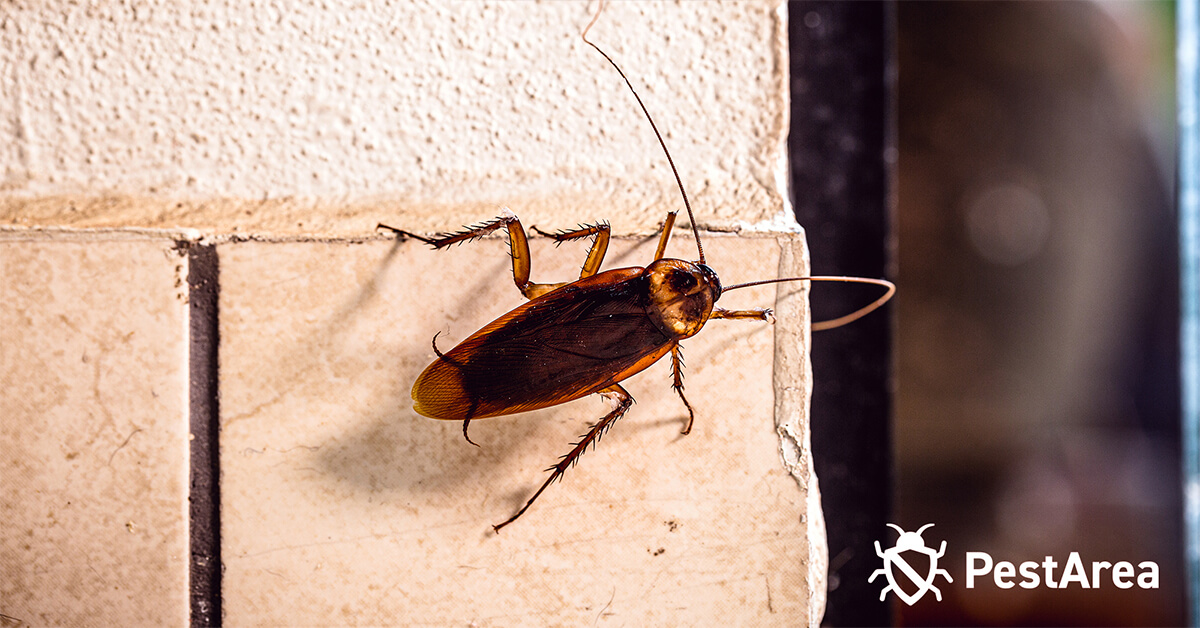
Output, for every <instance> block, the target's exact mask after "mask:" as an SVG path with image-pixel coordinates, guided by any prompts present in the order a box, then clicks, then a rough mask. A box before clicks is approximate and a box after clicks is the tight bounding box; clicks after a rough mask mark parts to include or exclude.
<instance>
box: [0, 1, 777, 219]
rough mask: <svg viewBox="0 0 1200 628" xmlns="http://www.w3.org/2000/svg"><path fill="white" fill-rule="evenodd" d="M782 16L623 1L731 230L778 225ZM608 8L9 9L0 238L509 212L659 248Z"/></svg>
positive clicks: (622, 37) (687, 169) (630, 37)
mask: <svg viewBox="0 0 1200 628" xmlns="http://www.w3.org/2000/svg"><path fill="white" fill-rule="evenodd" d="M775 4H776V3H774V2H745V3H678V4H677V3H662V2H639V3H625V2H621V3H613V4H611V5H609V6H608V7H607V8H606V9H605V11H604V13H603V14H602V16H601V19H600V21H599V22H598V23H597V25H596V27H595V29H594V30H593V39H594V40H595V41H597V42H598V43H600V44H601V45H602V46H603V47H604V48H605V49H606V50H607V51H608V52H609V53H610V54H611V55H613V57H614V58H615V59H617V60H618V62H619V63H621V64H622V65H623V67H624V69H625V70H626V71H627V73H628V74H629V75H630V78H631V79H632V80H633V82H634V84H635V85H637V86H639V89H640V92H641V94H642V96H643V98H644V99H645V100H646V101H647V104H648V106H649V107H650V110H651V111H652V112H653V114H654V116H655V118H656V120H657V122H658V124H659V125H660V127H661V129H662V131H663V133H664V134H665V136H666V139H667V142H668V144H669V146H670V147H671V149H672V152H673V155H674V157H675V159H676V161H677V163H678V165H679V168H680V170H681V172H682V174H683V176H684V179H685V181H686V183H687V185H688V188H689V190H690V192H691V194H692V196H693V199H694V202H695V205H696V209H697V210H698V213H699V215H698V221H699V222H700V223H702V224H709V225H713V226H718V227H723V228H726V227H730V226H732V225H735V224H738V223H758V222H762V221H765V220H769V219H774V218H777V217H778V216H780V215H781V214H782V213H783V209H784V200H783V197H782V196H781V194H780V189H781V188H780V185H779V184H778V181H777V180H778V178H779V176H780V174H781V168H782V164H783V158H784V155H783V148H784V146H783V142H784V138H785V135H786V129H787V95H786V93H787V63H786V22H785V20H786V18H785V16H784V13H783V10H782V9H781V8H779V7H776V6H775ZM594 9H595V3H592V5H590V6H589V4H588V3H585V2H546V3H528V2H494V3H486V2H449V3H443V2H414V3H407V2H405V3H397V4H383V3H358V2H349V1H345V0H343V1H336V0H335V1H333V2H325V3H321V4H311V5H310V4H303V3H279V2H267V3H262V4H257V5H255V6H244V5H243V3H240V2H208V3H203V4H199V5H195V6H193V5H177V4H154V3H148V4H142V3H129V4H121V3H100V4H80V5H76V4H68V5H62V6H58V5H50V4H43V3H30V4H23V5H22V4H18V5H13V4H7V5H5V7H4V9H3V10H2V11H3V12H2V14H0V42H2V43H0V85H2V89H0V93H2V94H3V96H2V97H0V138H3V141H0V221H2V223H0V224H10V225H47V224H49V225H71V226H141V227H168V228H169V227H180V226H183V227H195V228H200V229H204V230H208V231H216V232H230V231H234V230H237V231H241V232H254V233H313V232H319V233H338V234H358V233H364V232H367V231H369V230H370V229H371V228H373V227H374V224H375V222H376V221H378V220H381V219H386V220H388V221H392V222H399V223H401V224H403V225H405V226H406V227H408V228H411V229H417V230H437V229H442V228H444V225H445V224H446V223H447V222H448V223H451V224H456V223H463V222H471V221H474V220H477V219H478V217H479V216H480V215H492V214H494V213H495V211H496V207H497V206H499V205H508V206H511V207H512V208H513V209H514V210H515V211H518V212H519V213H521V214H522V215H523V216H525V217H526V218H527V220H529V221H530V222H533V223H537V222H547V221H549V222H553V219H554V218H556V217H563V218H569V219H571V220H573V221H577V220H580V219H587V220H591V219H595V218H601V217H603V218H608V219H609V220H611V221H612V222H613V224H614V225H615V226H616V228H617V229H618V231H621V232H629V233H633V232H644V231H646V230H648V229H649V228H650V227H651V226H652V225H653V224H654V223H655V222H656V221H658V220H660V219H661V215H662V214H663V213H665V211H666V210H667V209H668V208H677V207H678V206H679V200H678V193H677V191H676V190H675V185H674V182H673V180H672V178H671V176H670V173H669V170H668V167H667V164H666V161H665V159H664V157H663V155H662V152H661V150H660V149H659V147H658V146H657V143H656V141H655V140H654V137H653V135H652V133H651V131H650V129H649V127H648V126H647V123H646V121H645V120H644V119H643V118H642V115H641V112H640V111H639V110H638V108H637V105H636V103H635V102H634V100H633V98H632V96H631V95H630V94H629V92H628V91H627V89H626V87H625V86H624V84H623V83H622V82H621V81H620V78H619V77H618V75H617V74H616V72H615V71H614V70H613V69H612V68H611V67H610V66H609V65H608V64H607V62H605V61H604V60H603V58H601V57H600V56H599V55H598V54H597V53H596V52H595V51H594V50H592V49H590V48H589V47H587V46H586V45H585V44H584V43H583V42H582V40H581V39H580V37H579V33H580V31H581V30H582V28H583V26H584V25H585V24H586V23H587V21H588V20H589V19H590V17H591V11H593V10H594Z"/></svg>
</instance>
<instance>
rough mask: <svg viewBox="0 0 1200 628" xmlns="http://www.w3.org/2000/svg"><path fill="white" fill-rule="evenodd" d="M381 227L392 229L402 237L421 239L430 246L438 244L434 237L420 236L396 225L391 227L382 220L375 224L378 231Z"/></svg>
mask: <svg viewBox="0 0 1200 628" xmlns="http://www.w3.org/2000/svg"><path fill="white" fill-rule="evenodd" d="M380 229H386V230H388V231H391V232H392V233H394V234H396V235H397V236H400V237H401V238H412V239H414V240H420V241H422V242H424V243H425V244H428V245H430V246H436V244H434V243H435V242H436V241H437V240H436V239H434V238H426V237H425V236H419V235H417V234H415V233H409V232H408V231H405V230H403V229H397V228H395V227H390V226H388V225H385V224H383V223H382V222H381V223H379V224H378V225H376V226H375V230H376V231H378V230H380Z"/></svg>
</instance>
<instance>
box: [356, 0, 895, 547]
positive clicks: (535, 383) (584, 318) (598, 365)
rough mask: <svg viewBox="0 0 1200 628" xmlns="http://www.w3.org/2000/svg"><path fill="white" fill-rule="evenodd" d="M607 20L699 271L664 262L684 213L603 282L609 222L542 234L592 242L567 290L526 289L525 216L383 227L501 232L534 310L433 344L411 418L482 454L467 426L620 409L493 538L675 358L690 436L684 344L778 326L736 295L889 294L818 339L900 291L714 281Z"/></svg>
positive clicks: (441, 243)
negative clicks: (640, 382) (543, 412)
mask: <svg viewBox="0 0 1200 628" xmlns="http://www.w3.org/2000/svg"><path fill="white" fill-rule="evenodd" d="M601 8H602V7H601ZM599 16H600V12H599V11H597V13H596V15H595V16H594V17H593V18H592V21H591V22H589V23H588V25H587V27H586V28H584V29H583V32H582V33H581V35H580V36H581V37H582V38H583V41H584V42H585V43H587V44H588V45H589V46H591V47H592V48H594V49H595V50H596V51H597V52H599V53H600V54H601V55H602V56H603V57H604V58H605V59H606V60H607V61H608V62H609V63H610V64H611V65H612V66H613V68H615V69H616V70H617V73H618V74H619V75H620V76H621V78H622V79H624V81H625V84H626V85H627V86H628V87H629V90H630V91H631V92H632V93H633V97H634V98H635V99H636V100H637V103H638V105H639V106H641V108H642V112H643V114H645V117H646V119H647V120H648V121H649V122H650V127H651V128H652V129H653V130H654V134H655V136H656V137H657V138H658V143H659V145H660V146H662V149H663V152H664V153H665V154H666V157H667V163H669V164H670V166H671V172H672V173H673V174H674V175H675V182H676V184H677V185H678V186H679V192H680V195H681V196H682V198H683V206H684V208H685V209H686V210H687V215H688V220H689V221H690V223H691V230H692V235H693V237H694V238H695V240H696V254H697V257H698V259H697V261H694V262H691V261H687V260H681V259H671V258H667V257H665V252H666V248H667V241H668V240H669V239H670V236H671V229H672V228H673V227H674V224H675V216H676V213H677V211H672V212H670V213H668V214H667V217H666V220H665V221H664V222H663V226H662V230H661V232H660V234H659V237H658V248H657V250H656V251H655V253H654V259H653V260H652V261H651V262H650V264H648V265H647V266H645V267H633V268H618V269H613V270H607V271H604V272H600V265H601V263H602V262H603V261H604V254H605V252H606V251H607V250H608V242H609V235H610V231H611V229H610V227H609V225H608V223H607V222H603V221H602V222H597V223H595V224H590V225H581V226H580V227H579V228H577V229H571V230H564V231H559V232H557V233H547V232H544V231H542V230H540V229H537V228H536V227H535V228H534V229H533V230H534V231H536V232H537V233H538V234H539V235H542V236H545V237H550V238H553V239H554V240H555V241H557V242H560V243H561V242H565V241H568V240H577V239H583V238H592V243H591V248H590V249H589V251H588V254H587V258H586V260H585V261H584V263H583V269H582V270H581V271H580V273H579V279H577V280H575V281H571V282H561V283H534V282H531V281H530V280H529V270H530V256H529V242H528V240H527V239H526V233H525V229H524V227H522V226H521V221H520V220H518V219H517V216H516V215H515V214H513V213H512V212H511V211H509V210H507V209H505V210H504V212H503V213H502V215H501V216H500V217H498V218H496V219H494V220H490V221H487V222H483V223H479V224H475V225H471V226H468V227H464V228H463V229H462V230H461V231H458V232H452V233H440V234H437V235H435V236H434V237H425V236H421V235H417V234H414V233H409V232H407V231H403V230H401V229H397V228H395V227H389V226H387V225H384V224H380V225H379V227H378V228H379V229H384V230H387V231H391V232H392V233H394V234H396V236H397V237H408V238H414V239H417V240H420V241H422V242H424V243H426V244H429V245H431V246H432V247H433V248H435V249H442V248H445V247H448V246H450V245H452V244H459V243H462V242H468V241H471V240H475V239H477V238H481V237H484V236H486V235H488V234H490V233H492V232H493V231H496V230H498V229H500V228H505V229H507V231H508V239H509V244H510V247H511V255H512V269H513V281H514V282H515V283H516V285H517V288H518V289H519V290H520V291H521V294H522V295H524V296H525V298H526V299H528V301H527V302H525V303H524V304H523V305H521V306H519V307H517V308H516V309H514V310H512V311H511V312H509V313H507V314H505V315H503V316H501V317H500V318H497V319H496V320H494V321H492V322H491V323H489V324H487V325H486V326H484V327H483V329H480V330H479V331H477V332H475V333H474V334H472V335H471V336H470V337H468V338H467V339H466V340H463V341H462V342H461V343H459V344H458V346H456V347H454V348H453V349H450V350H449V351H446V352H444V353H443V352H442V351H441V350H439V349H438V347H437V335H436V334H435V335H434V337H433V351H434V353H435V354H436V355H437V358H436V359H435V360H434V361H433V363H432V364H430V365H429V366H428V367H427V368H426V369H425V371H424V372H422V373H421V375H420V376H419V377H417V381H416V383H414V384H413V388H412V398H413V401H414V403H413V409H414V410H416V411H417V413H419V414H421V415H423V416H427V417H430V418H433V419H442V420H446V421H462V428H463V437H464V438H465V439H466V440H467V442H469V443H471V444H472V445H476V446H478V445H477V444H476V443H475V442H474V441H472V440H471V437H470V434H469V433H468V426H470V424H471V421H474V420H476V419H484V418H489V417H497V416H505V415H509V414H517V413H520V412H529V411H531V410H539V409H541V408H548V407H551V406H556V405H559V404H563V403H566V402H568V401H574V400H576V399H579V398H581V397H586V396H587V395H592V394H599V395H600V396H602V397H604V398H605V399H607V400H608V401H609V402H610V403H611V404H612V410H611V411H610V412H609V413H608V414H606V415H604V417H602V418H601V419H600V420H599V421H597V422H595V423H594V424H592V425H591V427H590V428H589V429H588V431H587V433H585V434H583V435H582V436H581V437H580V439H579V441H577V442H576V443H574V445H572V447H571V450H570V451H569V452H567V454H566V455H564V456H563V457H562V458H560V459H559V461H558V462H557V463H556V464H555V465H554V466H552V467H550V468H549V469H547V470H548V471H550V477H549V478H547V479H546V481H545V483H543V484H542V486H541V488H539V489H538V490H537V492H535V493H534V494H533V496H532V497H530V498H529V501H527V502H525V505H524V506H522V507H521V509H520V510H518V511H517V512H516V514H514V515H513V516H511V517H509V518H508V519H506V520H504V521H503V522H502V523H499V524H496V525H494V526H492V527H493V529H494V530H495V531H496V532H499V531H500V529H501V528H503V527H504V526H507V525H508V524H510V523H512V522H513V521H516V520H517V518H518V517H520V516H521V515H523V514H525V511H527V510H529V507H530V506H532V505H533V503H534V502H535V501H536V500H537V498H538V497H540V496H541V494H542V493H543V492H544V491H545V490H546V488H548V487H549V486H550V485H551V484H553V483H554V482H555V481H556V480H558V479H560V478H561V477H562V476H563V474H564V473H565V472H566V470H567V469H568V468H570V467H571V466H573V465H574V464H575V463H576V462H578V460H579V457H580V456H581V455H582V454H583V452H584V451H586V450H587V448H588V447H589V446H595V444H596V443H597V441H599V439H600V437H601V436H602V435H603V434H604V433H605V432H606V431H608V429H609V428H611V427H612V426H613V424H614V423H615V422H616V421H617V419H619V418H621V417H622V416H623V415H624V414H625V412H626V411H627V410H629V407H630V406H631V405H633V397H632V396H630V394H629V392H628V391H626V390H625V388H624V387H622V386H621V382H622V381H624V380H625V379H627V378H629V377H631V376H632V375H634V374H636V373H638V372H640V371H642V370H644V369H645V368H647V367H649V366H650V365H651V364H654V363H655V362H657V361H658V360H660V359H662V358H663V357H664V356H666V355H668V354H670V356H671V371H672V380H673V381H672V383H671V388H672V389H674V391H675V393H676V394H678V395H679V399H680V400H681V401H682V402H683V405H684V407H685V408H686V409H687V413H688V418H687V423H686V424H685V425H684V427H683V430H682V433H683V434H688V433H689V432H691V429H692V424H693V422H694V421H695V418H696V413H695V411H694V410H693V409H692V404H691V403H689V402H688V400H687V397H685V396H684V394H683V359H682V353H681V350H680V344H679V343H680V341H682V340H685V339H687V338H690V337H692V336H694V335H696V334H697V333H699V332H700V330H701V329H703V327H704V325H705V323H707V322H708V321H710V320H712V319H738V320H759V321H767V322H773V321H774V315H773V314H772V312H771V310H770V309H769V308H756V309H749V310H726V309H724V308H720V307H717V306H716V302H717V300H718V299H719V298H720V297H721V295H723V294H725V293H727V292H730V291H732V290H737V289H740V288H748V287H750V286H758V285H763V284H771V283H782V282H788V281H840V282H854V283H867V284H874V285H878V286H882V287H885V288H886V289H887V292H886V293H885V294H884V295H883V296H882V297H880V298H878V299H876V300H875V301H874V302H872V303H871V304H870V305H868V306H866V307H864V308H862V309H860V310H857V311H855V312H853V313H851V314H848V315H846V316H843V317H841V318H837V319H834V320H831V321H824V322H820V323H816V324H814V325H813V326H812V328H813V330H821V329H829V328H832V327H837V326H841V325H844V324H846V323H849V322H851V321H854V320H857V319H858V318H860V317H862V316H865V315H866V314H868V313H870V312H871V311H873V310H875V309H876V308H878V307H880V306H881V305H883V304H884V303H885V302H886V301H887V300H888V299H890V298H891V296H892V294H893V293H894V292H895V286H894V285H893V284H892V283H891V282H889V281H886V280H883V279H864V278H860V277H816V276H810V277H785V278H780V279H764V280H760V281H751V282H747V283H740V284H736V285H733V286H724V287H723V286H722V285H721V280H720V279H718V278H717V273H716V271H714V270H713V269H712V268H710V267H709V266H708V265H707V264H706V263H705V259H704V247H703V245H702V244H701V241H700V230H699V228H698V227H697V226H696V220H695V217H694V215H693V214H692V207H691V203H690V202H689V201H688V196H687V191H686V190H685V189H684V185H683V179H682V178H681V177H680V175H679V171H678V170H677V169H676V167H675V162H674V160H673V159H672V158H671V153H670V151H669V150H668V149H667V144H666V142H665V141H664V140H663V136H662V133H660V132H659V130H658V126H657V125H656V124H655V123H654V119H653V117H651V116H650V111H649V110H648V109H647V108H646V104H645V103H644V102H642V98H641V96H639V95H638V93H637V90H636V89H634V87H633V83H632V82H630V80H629V78H628V77H627V76H626V75H625V72H624V71H622V70H621V67H620V66H619V65H617V63H616V61H614V60H613V59H612V57H610V56H609V55H608V53H606V52H604V50H602V49H601V48H600V47H599V46H597V45H596V44H595V43H593V42H592V41H591V40H590V39H588V38H587V34H588V31H589V30H591V28H592V25H593V24H595V23H596V19H597V18H599Z"/></svg>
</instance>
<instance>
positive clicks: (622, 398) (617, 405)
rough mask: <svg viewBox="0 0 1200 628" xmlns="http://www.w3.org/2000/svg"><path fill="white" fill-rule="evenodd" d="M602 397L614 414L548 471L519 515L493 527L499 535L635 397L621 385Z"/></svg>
mask: <svg viewBox="0 0 1200 628" xmlns="http://www.w3.org/2000/svg"><path fill="white" fill-rule="evenodd" d="M600 395H602V396H603V397H604V398H606V399H608V400H610V401H612V402H613V404H614V406H613V410H612V412H609V413H608V414H606V415H604V418H602V419H600V420H599V421H596V423H595V424H594V425H592V428H591V429H589V430H588V432H587V434H584V435H583V436H581V437H580V438H579V442H577V443H575V445H574V446H572V447H571V451H569V452H567V455H565V456H563V457H562V458H560V459H559V461H558V464H555V465H554V466H552V467H550V468H549V469H546V470H547V471H550V477H549V478H547V479H546V482H545V484H542V487H541V488H539V489H538V490H537V492H536V493H534V494H533V497H530V498H529V501H527V502H525V505H524V506H522V507H521V509H520V510H518V511H517V514H515V515H513V516H511V517H509V518H508V519H507V520H505V521H504V522H503V523H501V524H499V525H494V526H492V529H494V530H495V531H496V532H497V533H499V532H500V528H503V527H504V526H506V525H508V524H510V523H512V522H514V521H516V520H517V517H520V516H521V515H523V514H525V511H526V510H529V507H530V506H532V505H533V502H534V501H536V500H537V498H538V497H539V496H541V494H542V492H543V491H545V490H546V488H547V487H549V486H550V485H551V484H554V482H555V481H556V480H558V479H559V478H561V477H562V476H563V473H566V471H567V469H569V468H571V466H573V465H574V464H575V463H576V462H578V461H579V456H581V455H583V452H585V451H587V448H588V447H595V445H596V442H597V441H599V440H600V437H601V436H603V435H604V432H606V431H608V428H610V427H612V425H613V423H615V422H616V420H617V419H619V418H621V416H622V415H624V414H625V412H626V411H627V410H629V407H630V406H632V405H633V397H631V396H630V395H629V392H628V391H626V390H625V389H624V388H621V385H620V384H613V385H612V386H609V387H608V388H605V389H604V390H601V391H600Z"/></svg>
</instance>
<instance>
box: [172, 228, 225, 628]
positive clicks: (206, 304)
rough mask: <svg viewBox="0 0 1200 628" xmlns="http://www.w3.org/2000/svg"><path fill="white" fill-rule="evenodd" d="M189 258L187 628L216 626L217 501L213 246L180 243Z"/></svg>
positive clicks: (218, 580)
mask: <svg viewBox="0 0 1200 628" xmlns="http://www.w3.org/2000/svg"><path fill="white" fill-rule="evenodd" d="M180 248H184V249H185V250H187V252H188V278H187V281H188V296H189V301H188V308H189V311H188V314H189V317H188V319H189V323H188V325H189V330H188V331H189V350H188V368H189V372H190V381H189V391H190V392H189V399H188V410H189V416H190V421H189V422H190V425H189V430H190V432H191V436H192V438H191V442H190V446H191V451H190V454H191V455H190V466H191V486H190V492H189V500H188V501H189V510H190V512H189V518H190V522H191V523H190V525H189V526H188V530H189V534H190V539H189V540H190V544H191V568H190V582H189V586H188V588H189V590H190V593H191V625H192V626H193V627H194V628H196V627H207V626H220V625H221V495H220V486H219V479H220V467H219V465H218V463H219V460H218V442H217V421H218V412H217V411H218V405H217V403H218V397H217V347H218V340H219V333H218V323H217V321H218V319H217V314H218V312H217V297H218V295H219V294H220V283H219V276H220V275H219V267H220V266H219V264H218V259H217V249H216V246H214V245H211V244H197V243H194V242H181V243H180Z"/></svg>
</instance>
